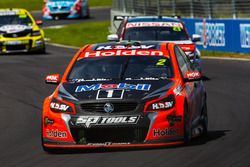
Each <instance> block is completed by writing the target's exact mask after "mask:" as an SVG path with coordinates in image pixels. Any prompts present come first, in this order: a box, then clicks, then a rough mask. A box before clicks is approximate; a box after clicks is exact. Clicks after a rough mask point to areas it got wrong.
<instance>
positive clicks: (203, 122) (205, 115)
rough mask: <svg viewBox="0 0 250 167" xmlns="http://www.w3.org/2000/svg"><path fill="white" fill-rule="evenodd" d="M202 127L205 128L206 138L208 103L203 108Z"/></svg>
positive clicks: (203, 134) (203, 133)
mask: <svg viewBox="0 0 250 167" xmlns="http://www.w3.org/2000/svg"><path fill="white" fill-rule="evenodd" d="M201 114H202V115H201V125H202V128H203V131H202V134H201V135H202V136H206V135H207V133H208V116H207V103H206V102H205V104H204V106H203V108H202V113H201Z"/></svg>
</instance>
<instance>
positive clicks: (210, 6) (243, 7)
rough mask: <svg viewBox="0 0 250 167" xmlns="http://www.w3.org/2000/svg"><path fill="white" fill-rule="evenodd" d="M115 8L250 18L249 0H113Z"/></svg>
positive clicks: (164, 13) (194, 16)
mask: <svg viewBox="0 0 250 167" xmlns="http://www.w3.org/2000/svg"><path fill="white" fill-rule="evenodd" d="M112 8H113V10H116V11H123V12H126V13H132V14H138V13H140V14H143V15H165V16H167V15H180V16H182V17H191V18H250V12H249V11H250V1H249V0H113V7H112Z"/></svg>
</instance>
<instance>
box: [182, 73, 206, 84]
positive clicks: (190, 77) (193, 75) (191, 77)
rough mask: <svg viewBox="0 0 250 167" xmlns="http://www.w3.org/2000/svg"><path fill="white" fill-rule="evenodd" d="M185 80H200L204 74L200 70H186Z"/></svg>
mask: <svg viewBox="0 0 250 167" xmlns="http://www.w3.org/2000/svg"><path fill="white" fill-rule="evenodd" d="M184 80H185V82H192V81H200V80H202V75H201V73H200V72H198V71H192V72H186V74H185V77H184Z"/></svg>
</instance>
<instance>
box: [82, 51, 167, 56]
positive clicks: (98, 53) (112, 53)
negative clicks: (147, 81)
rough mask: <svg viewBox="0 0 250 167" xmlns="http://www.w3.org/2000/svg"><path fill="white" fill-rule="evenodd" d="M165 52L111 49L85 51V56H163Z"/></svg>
mask: <svg viewBox="0 0 250 167" xmlns="http://www.w3.org/2000/svg"><path fill="white" fill-rule="evenodd" d="M163 55H164V52H162V51H158V50H115V51H113V50H110V51H95V52H85V54H84V57H99V56H163Z"/></svg>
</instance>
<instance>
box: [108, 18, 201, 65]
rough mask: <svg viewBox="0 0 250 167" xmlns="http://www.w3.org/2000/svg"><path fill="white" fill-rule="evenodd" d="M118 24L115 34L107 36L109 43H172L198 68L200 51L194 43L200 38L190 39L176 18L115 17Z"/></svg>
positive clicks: (195, 35)
mask: <svg viewBox="0 0 250 167" xmlns="http://www.w3.org/2000/svg"><path fill="white" fill-rule="evenodd" d="M116 21H118V22H120V25H119V27H118V29H117V33H116V34H111V35H109V36H108V40H109V41H117V40H129V41H131V40H135V41H166V42H174V43H176V44H179V46H180V47H181V48H182V49H183V50H184V51H185V53H186V54H187V55H188V56H189V58H190V60H191V61H192V62H193V60H195V61H196V63H195V64H196V65H197V66H198V67H199V66H200V51H199V50H198V49H197V48H196V45H195V42H197V41H199V40H200V39H201V37H200V36H199V35H197V34H194V35H193V36H192V39H191V38H190V36H189V34H188V32H187V30H186V28H185V25H184V23H183V22H182V21H181V20H180V19H178V18H171V17H162V16H159V17H156V16H143V17H124V16H115V17H114V22H116Z"/></svg>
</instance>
